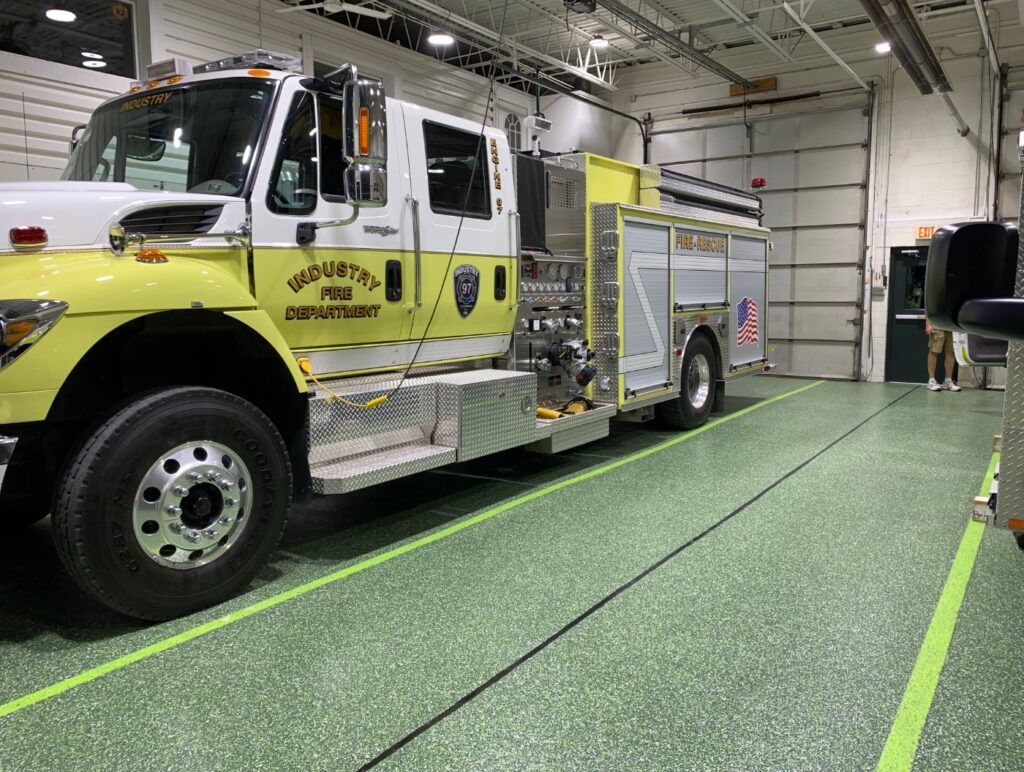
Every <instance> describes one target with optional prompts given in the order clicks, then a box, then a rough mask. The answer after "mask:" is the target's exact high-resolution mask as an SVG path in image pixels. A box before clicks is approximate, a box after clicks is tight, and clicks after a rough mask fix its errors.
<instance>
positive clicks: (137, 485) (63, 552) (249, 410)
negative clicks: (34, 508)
mask: <svg viewBox="0 0 1024 772" xmlns="http://www.w3.org/2000/svg"><path fill="white" fill-rule="evenodd" d="M290 495H291V473H290V468H289V465H288V459H287V453H286V451H285V447H284V443H283V441H282V440H281V437H280V435H279V434H278V432H277V430H276V429H275V427H274V425H273V424H272V423H271V422H270V420H269V419H268V418H267V417H266V416H265V415H264V414H263V413H262V412H260V411H259V410H258V409H257V408H256V407H254V406H253V405H251V404H249V403H248V402H246V401H245V400H242V399H240V398H238V397H235V396H233V395H231V394H228V393H226V392H223V391H217V390H214V389H208V388H199V387H182V388H173V389H166V390H163V391H159V392H156V393H153V394H149V395H147V396H145V397H142V398H140V399H138V400H136V401H135V402H132V403H131V404H129V405H128V406H127V407H125V408H124V409H122V410H120V411H119V412H117V413H116V414H115V415H113V416H112V417H111V418H110V419H109V420H108V421H106V422H105V423H104V424H103V425H102V426H100V427H99V428H98V429H97V430H96V431H95V432H94V433H93V435H92V436H91V437H90V438H89V439H88V440H87V441H86V442H85V444H84V446H83V447H82V449H81V450H80V452H79V453H78V454H77V455H76V457H75V458H74V459H73V460H72V461H71V463H70V464H69V465H68V468H67V470H66V472H65V474H64V477H63V479H62V481H61V484H60V487H59V489H58V498H57V503H56V506H55V511H54V513H53V534H54V539H55V541H56V543H57V547H58V552H59V553H60V556H61V559H62V561H63V562H64V565H65V567H66V568H67V569H68V571H69V572H70V574H71V575H72V577H73V578H74V579H75V580H76V581H77V582H78V584H79V585H81V586H82V588H83V589H85V590H86V591H87V592H89V593H90V594H91V595H93V596H94V597H96V598H97V599H98V600H100V601H101V602H103V603H105V604H106V605H108V606H110V607H111V608H114V609H116V610H117V611H120V612H122V613H124V614H127V615H129V616H133V617H138V618H140V619H152V620H161V619H170V618H173V617H176V616H181V615H182V614H187V613H190V612H192V611H196V610H198V609H201V608H205V607H206V606H210V605H213V604H215V603H218V602H220V601H223V600H225V599H227V598H229V597H231V595H233V594H234V593H235V592H237V591H238V590H240V589H241V588H242V587H244V586H245V585H246V584H248V582H249V581H250V580H251V579H252V578H253V576H255V574H256V572H257V571H259V569H260V567H261V566H262V565H263V563H264V562H265V561H266V560H267V558H268V557H269V556H270V553H271V551H272V550H273V549H274V547H275V545H276V544H277V541H278V539H279V538H280V536H281V532H282V531H283V529H284V523H285V518H286V516H287V512H288V506H289V503H290Z"/></svg>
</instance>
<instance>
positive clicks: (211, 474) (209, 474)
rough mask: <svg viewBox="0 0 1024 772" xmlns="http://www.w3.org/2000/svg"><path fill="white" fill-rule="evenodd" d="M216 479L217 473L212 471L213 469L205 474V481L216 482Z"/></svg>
mask: <svg viewBox="0 0 1024 772" xmlns="http://www.w3.org/2000/svg"><path fill="white" fill-rule="evenodd" d="M217 477H218V475H217V472H216V471H215V470H213V469H211V470H210V471H209V472H207V473H206V479H207V480H216V479H217Z"/></svg>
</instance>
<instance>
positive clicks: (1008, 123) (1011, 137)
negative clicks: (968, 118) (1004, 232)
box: [999, 88, 1024, 222]
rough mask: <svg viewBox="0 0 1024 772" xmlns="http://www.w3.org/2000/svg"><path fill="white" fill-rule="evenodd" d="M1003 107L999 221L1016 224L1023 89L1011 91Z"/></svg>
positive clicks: (1023, 105)
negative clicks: (1018, 145)
mask: <svg viewBox="0 0 1024 772" xmlns="http://www.w3.org/2000/svg"><path fill="white" fill-rule="evenodd" d="M1007 97H1008V99H1007V100H1006V103H1005V104H1004V105H1003V150H1002V164H1001V165H1002V169H1001V170H1000V172H1001V173H1000V181H999V219H1001V220H1009V221H1012V222H1017V216H1018V214H1019V211H1020V209H1019V207H1020V155H1019V154H1018V152H1017V142H1018V136H1019V134H1020V132H1022V131H1024V88H1020V89H1018V90H1016V91H1011V92H1009V94H1007Z"/></svg>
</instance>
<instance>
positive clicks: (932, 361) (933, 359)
mask: <svg viewBox="0 0 1024 772" xmlns="http://www.w3.org/2000/svg"><path fill="white" fill-rule="evenodd" d="M938 363H939V355H938V354H936V353H935V352H934V351H929V352H928V379H929V380H932V381H934V380H935V366H936V365H937V364H938Z"/></svg>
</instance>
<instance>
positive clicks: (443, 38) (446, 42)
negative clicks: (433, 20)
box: [427, 32, 455, 46]
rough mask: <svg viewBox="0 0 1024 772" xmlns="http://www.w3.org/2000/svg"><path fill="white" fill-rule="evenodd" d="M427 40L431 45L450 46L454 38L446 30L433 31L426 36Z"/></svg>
mask: <svg viewBox="0 0 1024 772" xmlns="http://www.w3.org/2000/svg"><path fill="white" fill-rule="evenodd" d="M427 42H428V43H430V45H432V46H450V45H451V44H452V43H454V42H455V38H453V37H452V36H451V35H449V34H448V33H447V32H434V33H433V34H431V35H429V36H428V37H427Z"/></svg>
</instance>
